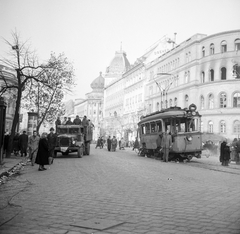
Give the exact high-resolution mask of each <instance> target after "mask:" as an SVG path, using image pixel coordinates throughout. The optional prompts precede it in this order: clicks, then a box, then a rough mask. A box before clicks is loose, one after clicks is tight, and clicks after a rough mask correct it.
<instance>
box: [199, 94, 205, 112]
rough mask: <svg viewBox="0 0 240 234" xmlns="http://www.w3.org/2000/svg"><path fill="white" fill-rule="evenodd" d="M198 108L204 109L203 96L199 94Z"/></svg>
mask: <svg viewBox="0 0 240 234" xmlns="http://www.w3.org/2000/svg"><path fill="white" fill-rule="evenodd" d="M200 109H201V110H203V109H204V97H203V96H201V98H200Z"/></svg>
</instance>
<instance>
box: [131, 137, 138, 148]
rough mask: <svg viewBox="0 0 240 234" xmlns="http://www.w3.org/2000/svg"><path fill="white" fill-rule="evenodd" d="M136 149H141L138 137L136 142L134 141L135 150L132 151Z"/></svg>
mask: <svg viewBox="0 0 240 234" xmlns="http://www.w3.org/2000/svg"><path fill="white" fill-rule="evenodd" d="M134 149H139V141H138V138H137V137H136V138H135V141H134V144H133V149H132V150H134Z"/></svg>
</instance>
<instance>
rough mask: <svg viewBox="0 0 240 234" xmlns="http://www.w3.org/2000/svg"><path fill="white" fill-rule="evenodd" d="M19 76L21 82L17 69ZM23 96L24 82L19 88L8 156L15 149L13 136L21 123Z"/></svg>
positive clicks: (18, 74)
mask: <svg viewBox="0 0 240 234" xmlns="http://www.w3.org/2000/svg"><path fill="white" fill-rule="evenodd" d="M17 76H18V77H17V78H18V82H21V80H20V73H19V72H18V71H17ZM21 98H22V84H21V83H20V84H19V85H18V90H17V99H16V108H15V113H14V118H13V123H12V129H11V134H10V137H9V142H8V148H7V154H6V157H7V158H9V157H11V153H12V151H13V138H14V136H15V133H16V128H17V125H18V123H19V110H20V104H21Z"/></svg>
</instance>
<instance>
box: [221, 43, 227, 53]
mask: <svg viewBox="0 0 240 234" xmlns="http://www.w3.org/2000/svg"><path fill="white" fill-rule="evenodd" d="M221 52H222V53H225V52H227V42H226V41H222V42H221Z"/></svg>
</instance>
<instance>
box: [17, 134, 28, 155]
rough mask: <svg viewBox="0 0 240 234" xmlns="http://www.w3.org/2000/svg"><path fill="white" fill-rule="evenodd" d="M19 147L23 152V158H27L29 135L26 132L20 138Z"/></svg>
mask: <svg viewBox="0 0 240 234" xmlns="http://www.w3.org/2000/svg"><path fill="white" fill-rule="evenodd" d="M19 146H20V151H21V157H23V155H24V156H25V157H26V156H27V147H28V135H27V134H26V131H23V133H22V134H21V135H20V136H19Z"/></svg>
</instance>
